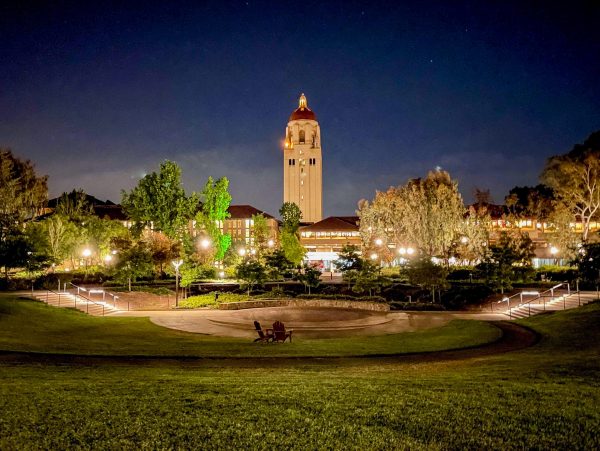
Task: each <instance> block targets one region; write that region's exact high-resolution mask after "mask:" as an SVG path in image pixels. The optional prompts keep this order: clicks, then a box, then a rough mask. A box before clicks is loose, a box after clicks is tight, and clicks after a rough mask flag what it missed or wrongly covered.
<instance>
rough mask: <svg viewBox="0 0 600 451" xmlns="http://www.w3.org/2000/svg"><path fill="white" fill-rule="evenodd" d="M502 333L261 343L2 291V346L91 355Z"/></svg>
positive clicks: (351, 350)
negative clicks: (91, 312)
mask: <svg viewBox="0 0 600 451" xmlns="http://www.w3.org/2000/svg"><path fill="white" fill-rule="evenodd" d="M499 337H500V331H499V329H498V328H496V327H495V326H493V325H491V324H488V323H485V322H479V321H453V322H451V323H449V324H447V325H446V326H443V327H440V328H436V329H428V330H423V331H418V332H411V333H403V334H395V335H384V336H375V337H353V338H344V339H304V338H302V337H301V336H297V337H295V338H294V341H293V342H292V343H289V342H288V343H285V344H259V343H253V340H252V339H236V338H220V337H219V338H218V337H210V336H203V335H200V334H193V333H188V332H182V331H176V330H172V329H167V328H163V327H160V326H157V325H155V324H153V323H152V322H150V320H149V319H148V318H116V317H104V318H102V317H92V316H89V315H86V314H84V313H82V312H80V311H77V310H72V309H61V308H56V307H49V306H47V305H45V304H43V303H40V302H36V301H30V300H26V299H17V298H15V297H10V296H0V350H13V351H29V352H44V353H67V354H87V355H93V354H96V355H129V356H132V355H137V356H149V355H151V356H187V357H211V358H215V357H227V358H232V357H286V356H288V357H302V356H313V357H326V356H357V355H368V354H397V353H411V352H424V351H437V350H442V349H455V348H462V347H467V346H476V345H480V344H485V343H488V342H491V341H494V340H496V339H498V338H499Z"/></svg>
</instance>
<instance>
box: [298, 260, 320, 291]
mask: <svg viewBox="0 0 600 451" xmlns="http://www.w3.org/2000/svg"><path fill="white" fill-rule="evenodd" d="M296 280H298V281H299V282H301V283H302V285H304V289H305V290H306V288H308V294H310V289H311V288H317V287H318V286H319V285H320V284H321V271H319V270H318V269H317V268H316V267H315V266H314V265H304V266H303V267H302V271H300V272H298V273H297V274H296Z"/></svg>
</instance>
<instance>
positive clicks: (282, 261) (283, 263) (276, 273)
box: [265, 249, 294, 280]
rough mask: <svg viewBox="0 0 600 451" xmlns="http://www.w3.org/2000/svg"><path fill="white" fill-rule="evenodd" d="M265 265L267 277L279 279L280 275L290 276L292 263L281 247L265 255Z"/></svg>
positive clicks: (292, 267)
mask: <svg viewBox="0 0 600 451" xmlns="http://www.w3.org/2000/svg"><path fill="white" fill-rule="evenodd" d="M265 266H266V269H267V275H268V277H269V279H271V280H273V279H279V278H280V277H284V278H285V277H286V276H288V277H290V276H291V273H292V270H293V269H294V263H292V262H291V261H289V260H288V259H287V258H286V257H285V253H284V252H283V250H281V249H277V250H275V251H273V252H272V253H270V254H267V255H265Z"/></svg>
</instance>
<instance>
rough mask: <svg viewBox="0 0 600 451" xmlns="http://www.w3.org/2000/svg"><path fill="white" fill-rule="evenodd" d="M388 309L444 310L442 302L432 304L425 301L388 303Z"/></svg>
mask: <svg viewBox="0 0 600 451" xmlns="http://www.w3.org/2000/svg"><path fill="white" fill-rule="evenodd" d="M390 310H413V311H419V312H424V311H439V310H446V308H445V307H444V306H443V305H442V304H432V303H429V302H427V303H425V302H397V301H393V302H391V303H390Z"/></svg>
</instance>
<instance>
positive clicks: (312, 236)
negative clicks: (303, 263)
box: [300, 216, 361, 271]
mask: <svg viewBox="0 0 600 451" xmlns="http://www.w3.org/2000/svg"><path fill="white" fill-rule="evenodd" d="M300 242H301V243H302V245H303V246H304V247H305V248H306V251H307V252H306V259H307V260H308V262H309V263H311V264H315V265H317V266H319V268H321V269H322V270H323V271H331V270H332V265H333V262H334V261H335V260H337V259H338V253H339V252H340V251H341V250H342V248H343V247H344V246H346V245H354V246H357V247H358V248H360V246H361V240H360V233H359V230H358V216H330V217H328V218H325V219H323V220H322V221H318V222H315V223H314V224H310V225H307V226H304V227H301V228H300ZM333 266H335V265H333ZM333 270H335V268H334V267H333Z"/></svg>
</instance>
